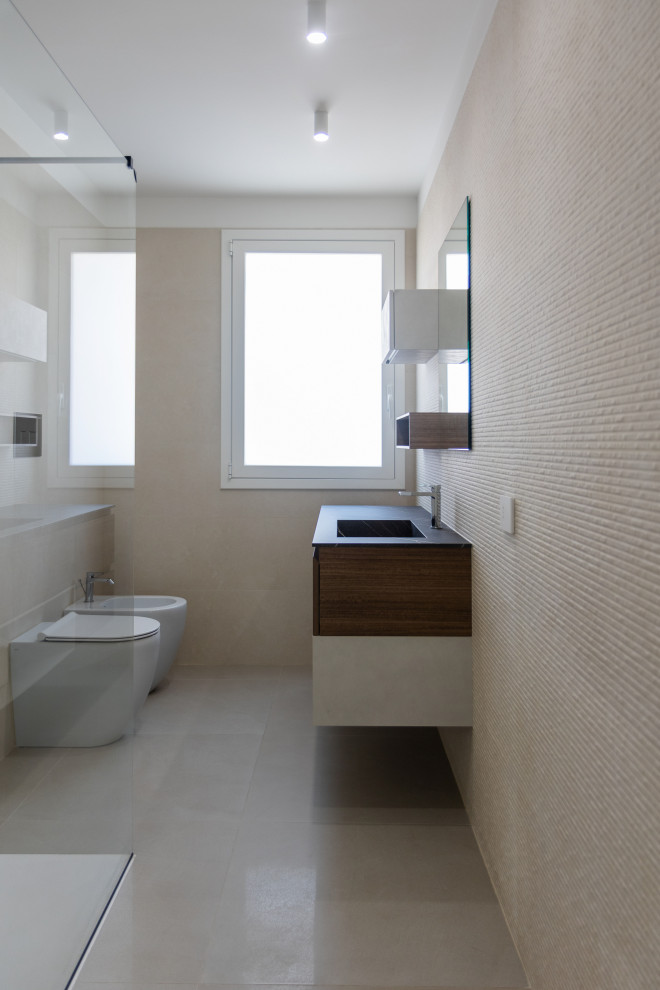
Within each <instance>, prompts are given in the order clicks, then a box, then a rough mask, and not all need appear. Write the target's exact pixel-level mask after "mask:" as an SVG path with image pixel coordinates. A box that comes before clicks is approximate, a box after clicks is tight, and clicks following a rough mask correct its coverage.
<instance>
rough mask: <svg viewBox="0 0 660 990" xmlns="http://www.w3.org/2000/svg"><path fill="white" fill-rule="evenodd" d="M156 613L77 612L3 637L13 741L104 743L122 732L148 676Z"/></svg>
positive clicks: (154, 657)
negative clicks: (6, 638)
mask: <svg viewBox="0 0 660 990" xmlns="http://www.w3.org/2000/svg"><path fill="white" fill-rule="evenodd" d="M159 646H160V626H159V623H158V622H157V621H156V620H155V619H147V618H144V617H142V616H123V615H105V616H98V615H78V614H77V613H75V612H71V613H69V614H67V615H64V616H63V617H62V618H61V619H58V620H57V622H40V623H39V624H38V625H36V626H34V627H33V628H32V629H30V630H29V631H28V632H26V633H23V635H22V636H18V637H17V638H16V639H15V640H13V642H11V643H10V644H9V665H10V672H11V688H12V698H13V707H14V725H15V729H16V745H17V746H56V747H57V746H67V747H68V746H72V747H78V746H105V745H107V744H108V743H111V742H114V741H115V740H117V739H120V738H121V737H122V736H123V735H124V734H125V733H126V732H128V731H129V730H130V729H131V727H132V725H133V721H134V719H135V716H136V715H137V713H138V711H139V710H140V708H141V707H142V705H143V704H144V702H145V700H146V698H147V695H148V693H149V690H150V688H151V684H152V681H153V677H154V673H155V670H156V664H157V662H158V650H159Z"/></svg>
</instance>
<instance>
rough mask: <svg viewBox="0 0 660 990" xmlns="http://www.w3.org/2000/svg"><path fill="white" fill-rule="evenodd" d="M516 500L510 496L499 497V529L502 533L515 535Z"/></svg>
mask: <svg viewBox="0 0 660 990" xmlns="http://www.w3.org/2000/svg"><path fill="white" fill-rule="evenodd" d="M515 507H516V500H515V498H514V497H513V496H512V495H500V529H501V530H502V531H503V532H504V533H515V529H516V515H515Z"/></svg>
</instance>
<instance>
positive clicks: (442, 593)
mask: <svg viewBox="0 0 660 990" xmlns="http://www.w3.org/2000/svg"><path fill="white" fill-rule="evenodd" d="M314 635H317V636H471V635H472V569H471V548H470V547H469V546H437V547H428V546H418V545H415V546H401V545H389V546H383V545H380V546H364V545H362V546H317V547H315V549H314Z"/></svg>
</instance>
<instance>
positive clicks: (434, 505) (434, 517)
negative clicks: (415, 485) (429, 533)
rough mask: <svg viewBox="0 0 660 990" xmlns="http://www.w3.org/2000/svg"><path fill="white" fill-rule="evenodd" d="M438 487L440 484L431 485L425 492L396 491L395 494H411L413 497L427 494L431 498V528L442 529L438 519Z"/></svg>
mask: <svg viewBox="0 0 660 990" xmlns="http://www.w3.org/2000/svg"><path fill="white" fill-rule="evenodd" d="M440 488H441V486H440V485H431V488H430V490H427V491H425V492H397V494H398V495H412V496H414V497H415V498H416V497H417V496H418V495H428V497H429V498H430V499H431V528H432V529H442V522H441V520H440Z"/></svg>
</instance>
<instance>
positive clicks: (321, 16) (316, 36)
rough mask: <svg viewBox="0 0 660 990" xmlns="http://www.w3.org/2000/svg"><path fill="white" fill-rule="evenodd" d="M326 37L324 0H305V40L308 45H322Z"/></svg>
mask: <svg viewBox="0 0 660 990" xmlns="http://www.w3.org/2000/svg"><path fill="white" fill-rule="evenodd" d="M327 37H328V35H327V34H326V30H325V0H307V40H308V41H309V43H310V45H322V44H323V42H324V41H326V39H327Z"/></svg>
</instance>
